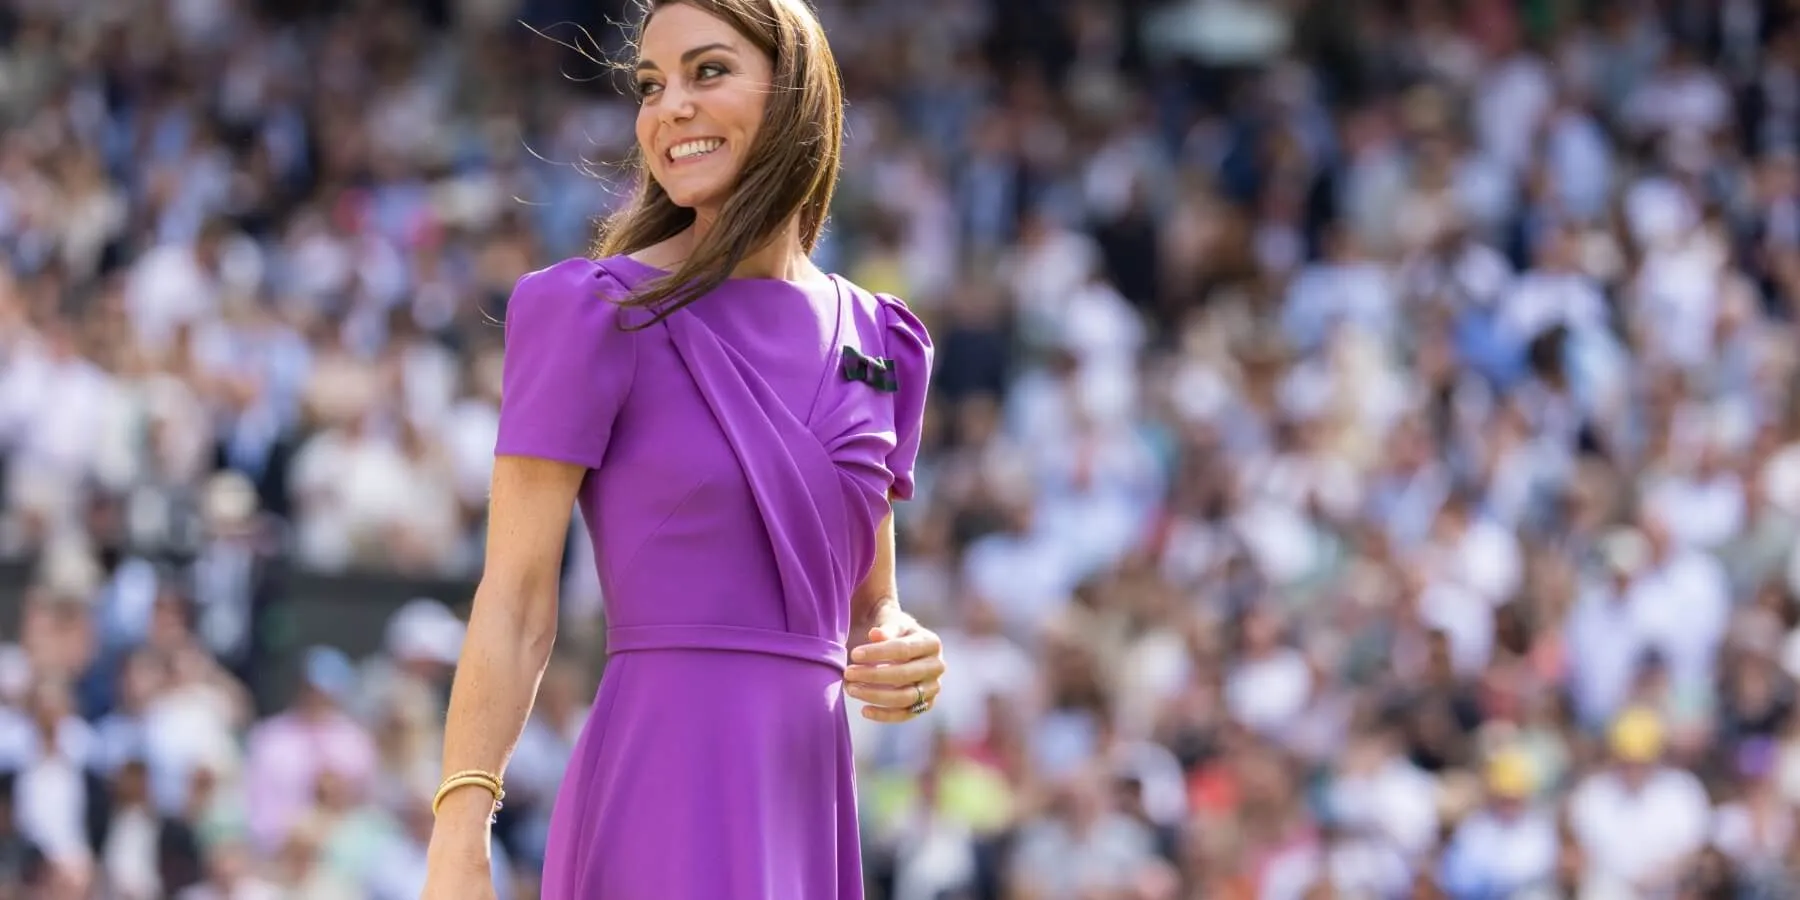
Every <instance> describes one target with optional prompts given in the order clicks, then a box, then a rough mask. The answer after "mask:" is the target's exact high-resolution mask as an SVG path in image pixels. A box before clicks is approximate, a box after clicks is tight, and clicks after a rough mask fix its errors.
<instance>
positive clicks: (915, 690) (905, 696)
mask: <svg viewBox="0 0 1800 900" xmlns="http://www.w3.org/2000/svg"><path fill="white" fill-rule="evenodd" d="M850 616H851V625H850V665H849V667H848V668H847V669H845V670H844V683H845V690H846V691H848V692H849V694H850V696H852V697H855V698H856V699H858V700H861V701H862V702H863V703H866V704H869V705H868V706H865V707H864V708H863V711H862V714H863V717H864V718H867V719H873V720H875V721H877V722H904V721H906V720H908V719H910V718H913V717H914V716H916V715H918V713H915V712H912V711H911V710H909V709H908V707H910V706H912V704H913V702H914V701H915V700H919V699H923V700H925V701H926V702H928V703H929V702H930V701H932V700H935V699H936V698H937V694H938V690H939V689H940V687H939V679H941V678H942V677H943V675H944V656H943V650H944V645H943V642H942V641H940V640H939V639H938V636H937V635H936V634H934V633H932V632H931V631H930V630H929V629H927V628H925V627H923V626H921V625H920V624H919V623H918V621H917V620H916V619H914V618H913V617H912V616H910V615H908V614H907V613H906V612H905V611H904V610H902V609H901V608H900V589H899V584H898V581H897V579H896V578H895V576H894V512H893V510H892V509H889V510H888V514H887V515H886V516H883V517H882V519H881V526H880V527H879V528H877V529H876V530H875V562H874V564H873V565H872V566H870V567H869V574H868V576H867V577H865V578H864V579H863V582H862V584H860V585H857V587H856V591H855V592H854V593H852V594H851V595H850Z"/></svg>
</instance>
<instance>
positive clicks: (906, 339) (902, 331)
mask: <svg viewBox="0 0 1800 900" xmlns="http://www.w3.org/2000/svg"><path fill="white" fill-rule="evenodd" d="M833 277H835V278H837V280H838V281H839V282H840V283H841V284H843V285H844V287H845V288H846V289H847V291H848V293H849V294H850V296H851V297H853V298H854V299H855V302H856V304H857V308H858V311H859V312H860V313H862V314H863V315H865V316H867V317H869V318H870V319H871V320H873V321H874V323H875V324H876V325H878V326H879V327H880V328H881V330H882V331H883V332H884V334H883V338H884V343H885V344H886V346H887V353H886V355H887V356H890V357H895V358H901V359H905V358H908V357H910V358H912V359H916V360H922V361H924V362H926V363H927V364H929V363H930V360H931V355H932V343H931V332H930V330H929V329H927V328H926V327H925V323H924V321H923V320H921V319H920V318H919V316H918V315H917V314H916V313H914V312H913V310H912V308H911V307H910V306H908V305H907V304H906V301H905V300H902V299H900V298H899V297H896V296H894V295H893V294H880V293H875V292H873V291H870V290H869V289H867V288H865V287H863V286H861V285H859V284H857V283H856V282H854V281H851V280H850V279H848V278H845V277H843V276H841V275H839V276H833Z"/></svg>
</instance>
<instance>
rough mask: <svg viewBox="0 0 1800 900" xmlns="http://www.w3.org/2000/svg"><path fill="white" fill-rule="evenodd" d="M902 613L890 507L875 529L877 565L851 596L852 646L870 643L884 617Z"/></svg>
mask: <svg viewBox="0 0 1800 900" xmlns="http://www.w3.org/2000/svg"><path fill="white" fill-rule="evenodd" d="M899 612H900V585H899V582H898V581H897V580H896V579H895V576H894V510H893V508H892V507H891V506H890V507H889V508H888V512H887V515H885V516H882V517H881V525H880V526H879V527H878V528H876V529H875V564H874V565H872V566H870V567H869V574H868V577H866V578H864V579H863V582H862V584H859V585H857V586H856V591H855V593H853V594H851V595H850V646H851V647H853V648H854V647H858V646H861V645H862V644H864V643H866V642H867V641H868V638H869V629H871V628H874V627H875V626H877V625H879V624H881V620H882V617H884V616H890V615H893V614H895V613H899Z"/></svg>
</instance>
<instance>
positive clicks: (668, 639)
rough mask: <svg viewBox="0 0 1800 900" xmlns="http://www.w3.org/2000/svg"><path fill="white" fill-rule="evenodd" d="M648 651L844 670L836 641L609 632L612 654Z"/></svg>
mask: <svg viewBox="0 0 1800 900" xmlns="http://www.w3.org/2000/svg"><path fill="white" fill-rule="evenodd" d="M647 650H731V651H737V652H740V653H763V654H768V655H770V656H786V657H789V658H791V659H798V660H804V661H806V662H814V663H820V664H822V665H827V666H831V667H832V668H835V669H838V670H839V671H842V670H843V668H844V662H845V657H846V651H845V649H844V645H843V644H840V643H838V642H836V641H831V640H826V639H825V638H822V637H814V636H813V635H808V634H795V633H793V632H791V631H775V630H773V629H768V628H744V627H740V626H737V625H621V626H615V627H612V628H608V629H607V630H606V651H607V652H608V653H637V652H643V651H647Z"/></svg>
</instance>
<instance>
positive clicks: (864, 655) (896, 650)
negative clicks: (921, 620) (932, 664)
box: [850, 628, 944, 663]
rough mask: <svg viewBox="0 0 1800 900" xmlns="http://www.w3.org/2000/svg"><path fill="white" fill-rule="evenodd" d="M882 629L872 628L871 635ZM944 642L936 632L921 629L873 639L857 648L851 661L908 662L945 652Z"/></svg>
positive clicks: (852, 653) (851, 656)
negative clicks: (882, 638)
mask: <svg viewBox="0 0 1800 900" xmlns="http://www.w3.org/2000/svg"><path fill="white" fill-rule="evenodd" d="M880 630H881V629H878V628H876V629H870V631H869V634H870V636H871V637H873V635H874V634H875V633H876V632H878V631H880ZM943 649H944V642H943V641H942V640H940V639H939V638H938V636H937V635H936V634H933V633H932V632H929V631H926V630H924V629H920V630H918V631H915V632H912V633H910V634H905V635H899V636H894V637H887V638H885V639H884V640H879V641H875V640H871V642H870V643H867V644H864V645H862V646H861V647H858V648H856V649H855V650H854V651H852V652H851V654H850V661H851V662H857V663H891V662H907V661H909V660H914V659H918V658H919V657H921V656H930V655H934V654H937V653H941V652H943Z"/></svg>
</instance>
